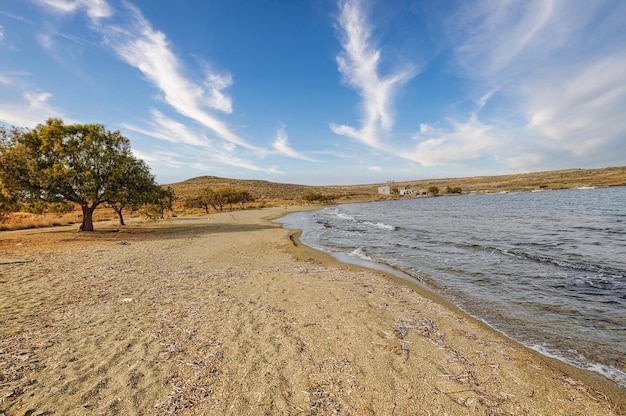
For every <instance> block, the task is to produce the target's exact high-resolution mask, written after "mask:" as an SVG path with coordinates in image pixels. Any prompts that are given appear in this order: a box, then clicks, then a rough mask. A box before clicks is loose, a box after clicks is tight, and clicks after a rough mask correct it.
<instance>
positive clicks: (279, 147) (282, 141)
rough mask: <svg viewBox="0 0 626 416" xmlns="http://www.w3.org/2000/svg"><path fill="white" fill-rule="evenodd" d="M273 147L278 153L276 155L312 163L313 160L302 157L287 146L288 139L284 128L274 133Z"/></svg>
mask: <svg viewBox="0 0 626 416" xmlns="http://www.w3.org/2000/svg"><path fill="white" fill-rule="evenodd" d="M273 147H274V149H276V151H278V153H280V154H282V155H284V156H288V157H292V158H294V159H300V160H307V161H313V159H311V158H309V157H307V156H306V155H303V154H302V153H300V152H298V151H296V150H294V149H292V148H291V147H290V146H289V138H288V136H287V131H286V130H285V127H281V128H280V129H278V131H277V132H276V140H275V141H274V144H273Z"/></svg>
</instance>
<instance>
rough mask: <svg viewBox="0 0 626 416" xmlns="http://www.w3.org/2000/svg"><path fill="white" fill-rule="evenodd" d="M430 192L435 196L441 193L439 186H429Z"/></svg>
mask: <svg viewBox="0 0 626 416" xmlns="http://www.w3.org/2000/svg"><path fill="white" fill-rule="evenodd" d="M428 193H430V194H433V196H437V195H439V187H437V186H429V187H428Z"/></svg>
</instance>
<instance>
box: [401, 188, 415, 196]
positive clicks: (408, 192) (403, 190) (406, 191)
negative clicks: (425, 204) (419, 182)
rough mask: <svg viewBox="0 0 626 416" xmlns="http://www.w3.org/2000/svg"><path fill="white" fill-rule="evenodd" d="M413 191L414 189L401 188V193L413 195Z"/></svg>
mask: <svg viewBox="0 0 626 416" xmlns="http://www.w3.org/2000/svg"><path fill="white" fill-rule="evenodd" d="M412 193H413V189H400V195H411V194H412Z"/></svg>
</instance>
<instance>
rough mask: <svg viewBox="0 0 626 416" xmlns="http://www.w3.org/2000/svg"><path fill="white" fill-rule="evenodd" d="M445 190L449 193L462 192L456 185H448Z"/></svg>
mask: <svg viewBox="0 0 626 416" xmlns="http://www.w3.org/2000/svg"><path fill="white" fill-rule="evenodd" d="M446 192H447V193H449V194H460V193H463V189H461V188H460V187H458V186H448V187H447V188H446Z"/></svg>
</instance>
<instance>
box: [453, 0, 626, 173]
mask: <svg viewBox="0 0 626 416" xmlns="http://www.w3.org/2000/svg"><path fill="white" fill-rule="evenodd" d="M624 18H626V3H623V2H611V1H604V0H598V1H593V2H584V1H583V2H571V1H564V0H513V1H507V2H497V1H496V2H493V1H489V0H484V1H482V0H481V1H477V2H473V3H472V4H471V6H470V5H469V4H468V5H466V6H464V7H462V8H461V9H460V10H459V11H458V13H456V14H455V15H454V16H452V18H450V19H449V21H448V32H449V37H450V38H451V39H452V41H453V49H454V51H455V54H456V58H457V60H458V63H459V69H460V70H461V73H462V75H463V76H464V77H467V78H469V79H470V80H472V81H476V82H478V86H479V88H480V87H482V88H484V89H491V88H493V87H496V88H498V92H499V95H500V97H501V98H506V99H507V100H508V103H507V105H508V109H507V111H508V112H509V114H513V115H514V116H515V117H519V118H526V120H527V123H526V125H524V124H522V123H520V124H518V125H514V126H508V127H509V128H511V129H512V130H511V132H513V131H515V130H516V132H515V135H518V136H522V137H523V139H519V140H518V141H517V143H516V151H517V152H518V153H519V156H512V157H510V158H508V159H506V160H508V161H509V162H510V166H511V167H513V168H515V169H524V166H523V165H524V164H525V163H527V164H528V165H527V168H532V167H533V166H536V165H537V164H538V163H539V162H540V160H541V159H544V160H545V159H546V158H548V157H552V158H555V157H559V158H561V159H563V158H565V157H566V155H569V158H570V163H574V164H579V165H582V164H585V161H586V160H589V159H590V158H591V157H593V156H598V155H600V153H601V152H604V153H605V154H607V152H611V149H613V151H617V152H619V153H621V154H622V155H623V156H624V157H626V150H625V149H626V146H624V138H623V132H624V131H626V120H625V118H624V117H623V114H624V112H625V111H626V78H625V77H624V76H623V74H624V73H626V58H625V56H626V30H625V27H624V25H623V19H624ZM500 127H501V126H500ZM620 149H621V150H620ZM540 155H543V156H540ZM598 160H599V159H598Z"/></svg>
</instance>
